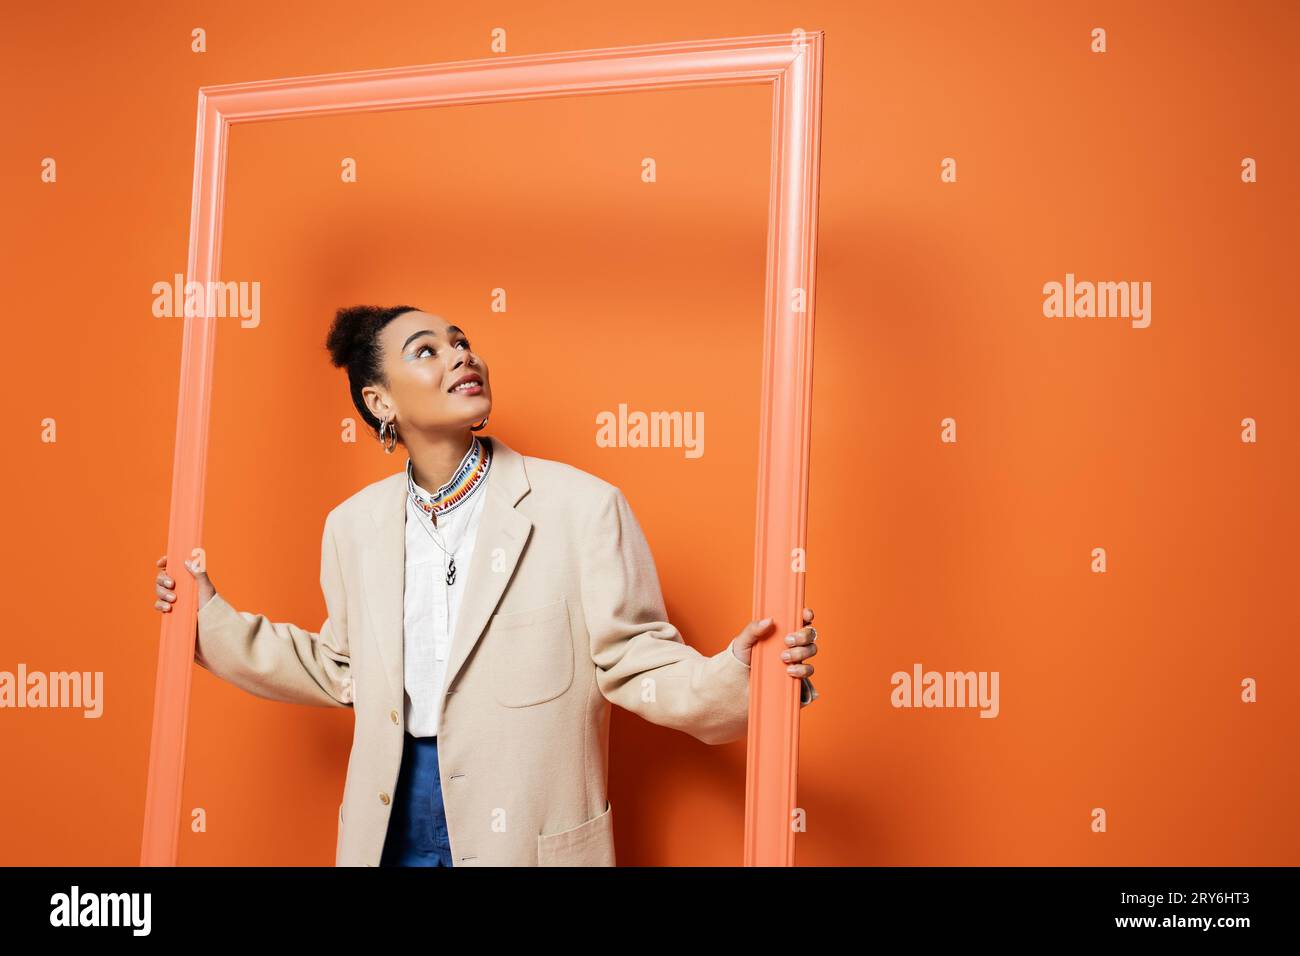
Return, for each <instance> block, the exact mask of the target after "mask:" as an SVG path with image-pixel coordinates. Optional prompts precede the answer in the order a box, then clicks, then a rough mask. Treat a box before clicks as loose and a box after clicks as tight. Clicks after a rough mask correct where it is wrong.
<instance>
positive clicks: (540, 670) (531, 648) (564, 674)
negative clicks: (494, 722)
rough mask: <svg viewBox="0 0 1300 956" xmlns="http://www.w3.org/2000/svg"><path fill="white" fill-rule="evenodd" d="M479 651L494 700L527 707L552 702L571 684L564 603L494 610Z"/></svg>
mask: <svg viewBox="0 0 1300 956" xmlns="http://www.w3.org/2000/svg"><path fill="white" fill-rule="evenodd" d="M484 649H485V650H486V651H487V655H488V658H489V660H488V664H489V665H490V666H489V668H488V670H489V671H490V673H491V680H492V692H493V695H494V696H495V697H496V700H497V703H499V704H501V705H502V706H504V707H531V706H533V705H534V704H541V703H545V702H546V701H548V700H554V699H555V698H556V697H559V696H560V695H561V694H563V693H564V692H565V691H567V690H568V689H569V687H570V686H571V685H572V684H573V636H572V632H571V629H570V627H569V604H568V601H567V600H566V599H565V598H563V597H562V598H560V600H558V601H556V602H555V603H553V604H547V605H545V606H544V607H538V608H531V609H529V610H526V611H509V612H506V613H503V614H494V615H493V616H492V619H491V620H490V621H489V622H488V626H487V632H486V634H485V635H484Z"/></svg>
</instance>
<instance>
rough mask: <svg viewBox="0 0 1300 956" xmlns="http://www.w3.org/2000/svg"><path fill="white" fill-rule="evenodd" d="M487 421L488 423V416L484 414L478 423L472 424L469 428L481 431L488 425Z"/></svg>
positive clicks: (473, 430)
mask: <svg viewBox="0 0 1300 956" xmlns="http://www.w3.org/2000/svg"><path fill="white" fill-rule="evenodd" d="M487 423H488V417H487V416H486V415H484V416H483V420H482V421H481V422H479V423H478V424H477V425H470V426H469V430H470V431H472V432H481V431H482V430H483V429H484V428H486V427H487Z"/></svg>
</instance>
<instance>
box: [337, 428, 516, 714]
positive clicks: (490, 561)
mask: <svg viewBox="0 0 1300 956" xmlns="http://www.w3.org/2000/svg"><path fill="white" fill-rule="evenodd" d="M479 440H480V441H483V442H490V443H491V445H492V465H491V467H490V468H489V469H488V475H487V478H486V479H484V482H483V487H482V488H481V489H480V490H479V491H478V492H476V494H482V495H484V496H485V499H484V501H483V511H482V513H481V514H480V515H479V526H478V536H477V538H476V539H475V542H474V554H473V556H472V557H471V558H470V565H469V576H468V578H467V580H466V589H465V593H464V595H463V597H462V600H461V605H460V610H459V611H458V612H457V616H456V627H455V631H454V633H453V635H452V641H451V655H450V659H449V660H448V661H447V675H446V681H445V682H444V687H445V688H450V687H451V686H452V684H453V683H454V682H455V680H456V675H457V674H458V673H459V672H460V669H461V667H462V666H463V665H464V663H465V661H466V660H467V659H468V658H469V655H470V652H471V651H472V650H473V649H474V647H475V645H476V644H477V643H478V641H479V638H481V637H482V636H483V630H484V629H485V628H486V627H487V622H488V619H489V618H491V616H492V614H493V612H494V611H495V610H496V607H497V604H499V603H500V601H501V595H502V594H504V593H505V589H506V583H507V582H508V581H509V580H510V579H511V577H512V576H513V575H514V571H515V566H516V565H517V564H518V563H519V556H520V555H521V554H522V553H523V550H524V545H525V544H526V543H527V541H528V536H529V534H530V533H531V532H532V528H533V522H532V520H531V519H530V518H529V517H528V516H527V515H525V514H523V513H522V512H520V511H518V510H516V508H515V505H516V504H517V503H518V501H519V499H520V498H522V497H523V496H524V495H525V494H527V493H528V490H529V484H528V476H527V474H526V473H525V471H524V462H523V456H522V455H520V454H519V453H518V452H516V451H514V450H513V449H512V448H510V447H509V446H508V445H506V444H505V443H504V442H502V441H501V440H500V439H499V438H493V437H490V436H480V438H479ZM370 517H371V519H372V520H373V521H374V525H375V527H374V532H373V539H372V540H371V541H370V542H369V543H367V544H366V546H365V548H364V549H363V550H362V554H361V570H362V579H363V582H364V584H365V604H366V609H367V613H368V614H369V621H370V627H371V629H372V631H373V633H374V636H375V643H376V644H377V645H378V646H379V655H380V658H381V660H382V662H383V670H384V674H385V676H386V677H387V679H388V683H389V686H390V687H391V689H392V690H393V691H394V692H395V693H397V694H399V695H401V694H405V690H406V676H405V673H404V670H403V668H404V654H403V651H404V640H405V613H404V610H405V606H404V601H405V592H406V469H405V468H403V469H402V470H401V471H400V472H398V473H397V474H395V475H392V476H390V477H389V478H387V479H385V480H384V481H382V482H381V483H380V494H379V495H378V498H377V501H376V502H375V505H374V507H373V508H372V509H371V512H370Z"/></svg>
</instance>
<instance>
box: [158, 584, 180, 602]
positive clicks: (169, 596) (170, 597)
mask: <svg viewBox="0 0 1300 956" xmlns="http://www.w3.org/2000/svg"><path fill="white" fill-rule="evenodd" d="M154 590H155V591H156V592H157V593H158V596H159V597H160V598H162V599H163V600H164V601H175V600H176V592H175V591H169V590H167V588H165V587H163V586H162V585H161V584H160V585H158V586H157V587H156V588H154Z"/></svg>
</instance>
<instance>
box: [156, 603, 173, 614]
mask: <svg viewBox="0 0 1300 956" xmlns="http://www.w3.org/2000/svg"><path fill="white" fill-rule="evenodd" d="M153 606H154V607H156V608H157V609H158V610H160V611H163V612H167V611H170V610H171V609H172V606H171V605H170V604H168V603H167V602H166V601H154V602H153Z"/></svg>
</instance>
